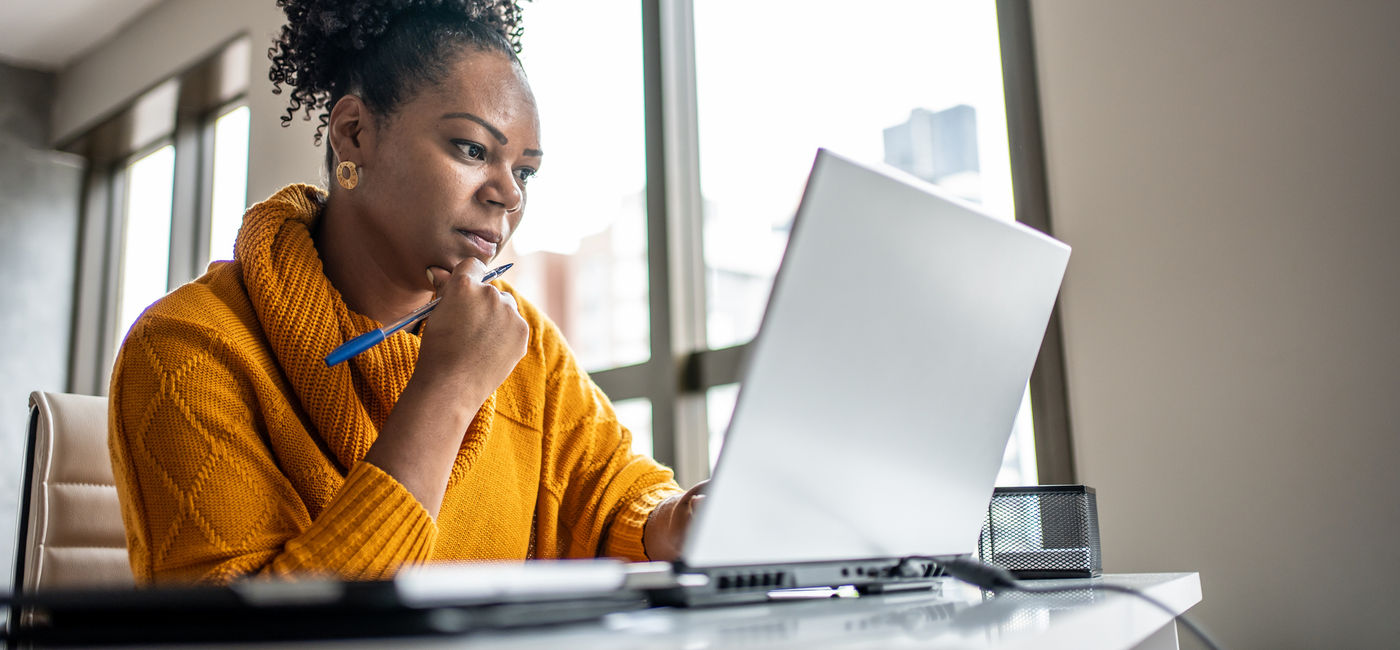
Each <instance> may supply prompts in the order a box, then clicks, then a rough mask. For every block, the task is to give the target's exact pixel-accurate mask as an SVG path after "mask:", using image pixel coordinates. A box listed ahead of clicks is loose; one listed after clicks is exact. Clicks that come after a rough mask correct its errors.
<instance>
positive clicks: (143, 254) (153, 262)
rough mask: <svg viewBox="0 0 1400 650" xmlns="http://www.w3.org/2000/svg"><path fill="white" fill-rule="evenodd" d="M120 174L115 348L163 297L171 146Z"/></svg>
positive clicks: (172, 166) (172, 163) (172, 164)
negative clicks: (121, 195) (121, 193)
mask: <svg viewBox="0 0 1400 650" xmlns="http://www.w3.org/2000/svg"><path fill="white" fill-rule="evenodd" d="M123 176H124V177H125V181H126V182H125V187H124V194H125V196H126V201H125V202H124V205H123V208H122V220H121V223H122V228H121V256H120V261H119V265H120V270H119V271H118V273H119V275H120V277H121V280H120V284H119V290H118V293H117V305H118V307H117V313H118V316H117V328H116V332H115V336H116V345H118V346H119V345H120V344H121V341H122V339H123V338H125V337H126V333H127V330H130V329H131V324H132V323H134V322H136V317H137V316H140V315H141V312H143V311H145V309H146V307H147V306H148V305H150V304H151V303H152V302H155V301H156V299H157V298H160V297H161V296H163V295H165V290H166V284H167V283H168V282H169V280H170V205H171V204H170V201H171V198H170V197H171V195H172V194H173V191H174V183H175V147H174V146H171V145H165V146H163V147H161V148H159V149H156V150H155V151H153V152H151V153H149V154H146V155H145V156H142V157H140V158H138V159H136V160H135V161H134V162H132V163H131V164H130V165H128V166H127V167H126V169H125V170H124V173H123ZM113 349H114V350H115V349H117V348H116V347H114V348H113Z"/></svg>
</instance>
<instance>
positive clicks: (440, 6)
mask: <svg viewBox="0 0 1400 650" xmlns="http://www.w3.org/2000/svg"><path fill="white" fill-rule="evenodd" d="M277 6H278V7H281V8H282V10H283V12H284V13H286V15H287V24H285V25H283V26H282V31H281V33H280V35H279V36H278V37H277V39H276V40H274V41H273V44H272V47H270V48H268V52H267V56H268V58H269V59H271V61H272V68H271V70H270V71H269V72H268V79H269V80H270V81H272V92H273V93H275V94H280V93H281V92H282V85H283V84H286V85H288V86H292V91H291V100H290V106H289V107H288V108H287V114H286V115H283V116H282V125H283V126H286V125H288V124H289V123H290V122H291V121H292V118H293V117H295V116H296V114H297V113H298V112H303V113H304V117H303V119H305V120H308V121H309V120H310V119H311V115H312V112H313V111H315V110H317V109H326V110H328V109H329V108H330V102H331V101H332V98H334V97H337V96H338V95H340V94H342V93H344V92H345V91H346V88H344V86H345V85H346V84H353V83H354V81H355V80H354V79H353V77H354V76H355V75H354V74H353V70H349V68H350V66H352V65H353V62H355V61H357V60H358V59H359V58H360V56H359V55H360V53H361V52H363V51H365V50H366V49H369V48H371V47H372V46H373V45H374V44H375V43H377V42H378V41H379V40H380V39H381V37H383V36H384V35H385V33H386V32H388V31H389V28H390V27H391V26H392V25H393V24H394V23H395V21H396V20H397V19H399V18H400V17H403V16H404V15H405V14H412V15H416V16H425V15H426V16H429V17H430V20H431V21H435V22H436V23H438V24H440V25H443V26H449V27H456V26H459V25H464V24H466V25H470V26H471V27H472V28H473V29H472V30H471V31H478V30H481V31H487V32H489V33H491V34H493V35H495V36H498V37H499V38H500V40H501V43H502V44H503V45H505V46H507V47H508V48H509V49H510V50H511V51H512V52H519V51H520V36H521V34H522V33H523V32H524V28H523V27H522V26H521V8H520V2H519V0H344V1H342V0H277ZM469 40H479V39H475V38H473V39H469ZM397 94H398V93H397V92H394V93H391V95H395V96H396V95H397ZM320 119H321V125H320V126H319V127H317V129H316V142H317V144H319V143H320V141H321V131H322V129H323V128H324V127H325V125H326V123H327V121H328V119H329V115H328V114H327V113H322V114H321V116H320Z"/></svg>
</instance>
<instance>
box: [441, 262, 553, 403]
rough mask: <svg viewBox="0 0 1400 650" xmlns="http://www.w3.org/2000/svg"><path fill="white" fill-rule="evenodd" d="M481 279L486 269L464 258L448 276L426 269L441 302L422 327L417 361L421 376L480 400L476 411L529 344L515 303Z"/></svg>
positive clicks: (527, 325)
mask: <svg viewBox="0 0 1400 650" xmlns="http://www.w3.org/2000/svg"><path fill="white" fill-rule="evenodd" d="M485 274H486V265H484V264H482V263H481V260H478V259H476V258H467V259H466V260H465V261H463V262H461V263H460V264H458V265H457V267H456V268H454V269H452V272H451V273H450V274H449V273H448V272H447V271H446V270H444V269H441V268H438V267H433V268H431V269H428V275H429V278H430V279H431V280H432V282H433V286H434V287H436V289H437V295H438V297H439V298H441V301H440V302H439V303H438V306H437V307H436V308H435V309H434V310H433V313H432V314H431V315H430V316H428V320H427V322H426V323H424V330H423V345H422V348H420V352H419V355H418V369H419V372H423V373H426V374H427V375H428V376H430V377H431V378H432V381H435V382H441V383H446V384H449V385H453V386H457V387H459V388H460V389H461V390H462V394H463V395H465V396H470V398H471V399H472V400H476V398H477V397H480V400H476V401H477V403H476V406H480V405H481V402H484V401H486V398H487V396H489V395H490V394H491V393H492V392H495V390H496V388H497V387H499V386H500V385H501V382H504V381H505V380H506V377H508V376H510V373H511V371H512V370H514V369H515V365H516V364H517V363H519V362H520V359H521V358H523V357H524V356H525V347H526V344H527V343H528V342H529V340H530V326H529V324H528V323H526V322H525V319H524V318H522V317H521V316H520V310H519V307H518V306H517V305H516V303H515V298H514V297H513V296H511V295H510V294H508V293H505V292H503V291H501V290H499V289H497V288H496V287H493V286H491V285H489V284H485V283H483V282H481V277H482V276H483V275H485ZM415 374H417V373H415ZM475 412H476V411H475V409H473V410H472V413H473V414H475Z"/></svg>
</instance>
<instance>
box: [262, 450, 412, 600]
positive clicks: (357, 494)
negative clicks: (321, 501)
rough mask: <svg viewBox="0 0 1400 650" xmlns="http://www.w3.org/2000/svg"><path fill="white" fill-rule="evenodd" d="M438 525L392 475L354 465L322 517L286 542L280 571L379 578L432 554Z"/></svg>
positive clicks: (369, 578) (279, 561) (279, 564)
mask: <svg viewBox="0 0 1400 650" xmlns="http://www.w3.org/2000/svg"><path fill="white" fill-rule="evenodd" d="M437 532H438V529H437V523H436V522H434V521H433V518H432V516H430V515H429V514H428V511H427V510H426V509H424V508H423V505H422V504H421V503H418V500H417V499H415V498H414V497H413V495H412V494H411V493H410V492H409V491H408V490H407V489H406V488H404V486H403V485H402V484H400V483H399V482H398V481H397V480H395V479H394V477H392V476H389V475H388V474H386V473H385V472H384V471H383V470H381V469H379V468H378V467H375V466H374V465H371V464H370V463H367V462H363V461H361V462H359V463H356V464H355V466H354V467H352V468H351V469H350V475H349V476H346V477H345V485H343V486H341V488H340V492H338V493H337V494H336V496H335V498H334V499H332V500H331V502H330V504H329V505H328V506H327V507H326V509H325V511H323V512H322V513H321V516H319V517H317V518H316V521H315V522H313V523H312V524H311V527H310V528H308V529H307V530H306V532H304V533H302V534H301V535H299V536H297V537H296V538H295V539H292V540H291V541H289V542H288V543H287V546H286V552H285V553H283V554H282V556H281V557H279V558H278V559H277V562H276V564H277V570H278V571H279V572H287V573H329V574H333V575H336V576H339V577H342V578H348V579H352V580H380V579H384V578H388V577H390V576H392V575H393V574H394V572H395V571H397V570H398V568H399V567H400V566H401V565H404V564H417V563H421V562H423V561H425V560H427V559H428V557H429V556H430V555H431V554H432V551H433V544H434V542H435V541H436V540H437Z"/></svg>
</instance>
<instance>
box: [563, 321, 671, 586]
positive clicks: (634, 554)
mask: <svg viewBox="0 0 1400 650" xmlns="http://www.w3.org/2000/svg"><path fill="white" fill-rule="evenodd" d="M537 327H540V328H541V330H542V331H541V332H540V336H541V338H542V339H543V342H544V348H545V350H546V351H547V356H548V357H549V361H550V366H551V371H550V373H549V377H548V380H547V382H546V396H545V405H544V415H545V417H544V423H545V426H544V428H545V432H544V436H545V447H546V451H545V454H546V463H547V465H546V471H547V474H546V476H545V486H546V488H547V489H548V492H549V494H550V495H551V496H553V497H554V498H555V499H557V500H558V502H559V516H560V519H561V521H560V530H561V535H562V537H563V539H562V540H561V541H563V542H564V550H565V553H564V554H565V555H566V556H569V557H591V556H610V557H620V558H624V559H628V560H634V561H644V560H646V559H647V555H646V551H645V547H644V545H643V539H642V533H643V532H644V530H645V526H646V521H647V518H648V517H649V516H650V515H651V512H652V510H654V509H655V508H656V506H657V504H659V503H661V502H662V501H663V500H665V499H666V498H667V497H669V496H671V495H673V494H679V493H680V492H681V489H680V486H679V485H677V484H676V482H675V480H674V479H673V478H672V472H671V470H670V469H668V468H666V467H665V466H663V465H661V464H660V463H657V462H656V461H655V460H653V459H652V458H650V457H649V456H646V455H643V454H638V453H635V452H633V451H632V434H631V432H630V431H628V429H627V428H626V427H624V426H622V425H621V424H620V423H619V422H618V420H617V414H616V413H615V412H614V411H613V407H612V403H611V402H609V401H608V398H607V396H606V395H604V394H603V391H602V390H600V389H599V388H598V387H597V385H595V384H594V383H593V381H592V380H591V379H590V378H589V377H588V375H587V374H586V373H585V372H583V371H582V370H581V369H580V368H579V367H578V364H577V361H576V360H575V359H574V356H573V353H572V351H570V350H569V349H568V346H567V345H565V344H564V342H563V339H562V338H561V337H560V336H559V334H558V332H557V330H555V329H554V325H553V324H552V323H549V322H548V321H547V320H544V321H543V322H542V323H541V324H540V325H538V326H537Z"/></svg>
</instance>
